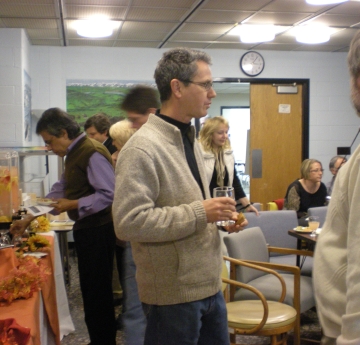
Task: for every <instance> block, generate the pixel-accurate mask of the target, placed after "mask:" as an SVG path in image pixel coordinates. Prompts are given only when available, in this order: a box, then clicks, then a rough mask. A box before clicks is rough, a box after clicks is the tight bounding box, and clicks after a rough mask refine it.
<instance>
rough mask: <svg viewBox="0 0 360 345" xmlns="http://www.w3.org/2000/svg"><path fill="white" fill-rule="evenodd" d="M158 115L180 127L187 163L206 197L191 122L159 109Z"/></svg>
mask: <svg viewBox="0 0 360 345" xmlns="http://www.w3.org/2000/svg"><path fill="white" fill-rule="evenodd" d="M156 115H157V116H158V117H160V118H161V119H163V120H164V121H166V122H168V123H170V124H172V125H174V126H175V127H177V128H179V130H180V132H181V135H182V139H183V144H184V150H185V156H186V160H187V163H188V165H189V168H190V170H191V172H192V174H193V176H194V179H195V180H196V182H197V183H198V185H199V187H200V189H201V192H202V194H203V197H204V199H205V193H204V190H203V184H202V182H201V178H200V173H199V168H198V166H197V162H196V158H195V153H194V143H193V141H192V138H191V136H190V128H191V123H190V122H189V123H183V122H180V121H177V120H175V119H173V118H171V117H169V116H166V115H163V114H160V113H159V110H157V111H156Z"/></svg>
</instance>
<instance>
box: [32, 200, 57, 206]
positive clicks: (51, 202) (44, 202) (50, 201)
mask: <svg viewBox="0 0 360 345" xmlns="http://www.w3.org/2000/svg"><path fill="white" fill-rule="evenodd" d="M36 203H37V204H38V205H41V206H49V205H51V204H54V203H56V201H54V200H51V199H47V198H40V199H37V200H36Z"/></svg>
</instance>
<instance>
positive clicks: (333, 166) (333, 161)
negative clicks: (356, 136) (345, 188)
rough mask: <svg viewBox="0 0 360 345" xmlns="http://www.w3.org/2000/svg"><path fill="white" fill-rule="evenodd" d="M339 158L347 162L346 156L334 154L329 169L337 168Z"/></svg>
mask: <svg viewBox="0 0 360 345" xmlns="http://www.w3.org/2000/svg"><path fill="white" fill-rule="evenodd" d="M338 159H342V160H343V162H344V163H345V162H346V158H344V157H343V156H334V157H333V158H331V159H330V163H329V169H330V170H331V169H333V168H335V163H336V162H337V160H338Z"/></svg>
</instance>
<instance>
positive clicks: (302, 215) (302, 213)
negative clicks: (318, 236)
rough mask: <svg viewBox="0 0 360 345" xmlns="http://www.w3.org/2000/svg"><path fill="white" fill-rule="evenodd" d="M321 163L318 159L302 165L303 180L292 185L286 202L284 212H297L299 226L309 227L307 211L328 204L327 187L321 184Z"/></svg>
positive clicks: (305, 161) (288, 190) (304, 162)
mask: <svg viewBox="0 0 360 345" xmlns="http://www.w3.org/2000/svg"><path fill="white" fill-rule="evenodd" d="M323 171H324V169H323V167H322V165H321V162H319V161H318V160H316V159H305V160H304V161H303V162H302V163H301V168H300V173H301V178H300V179H299V180H296V181H294V182H292V183H291V184H290V186H289V187H288V189H287V192H286V195H285V201H284V210H294V211H296V212H297V217H298V222H299V225H302V226H307V225H308V222H307V221H306V220H305V219H306V218H307V210H308V209H309V208H310V207H320V206H324V205H325V204H326V196H327V191H326V186H325V184H324V183H322V182H321V178H322V175H323Z"/></svg>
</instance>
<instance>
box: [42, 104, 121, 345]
mask: <svg viewBox="0 0 360 345" xmlns="http://www.w3.org/2000/svg"><path fill="white" fill-rule="evenodd" d="M36 133H37V134H39V135H41V137H42V138H43V140H44V142H45V145H46V146H47V147H48V149H49V151H53V152H54V153H55V154H56V155H58V156H60V157H64V156H66V160H65V170H64V173H63V174H62V176H61V179H60V181H58V182H56V183H55V184H54V185H53V187H52V189H51V192H50V193H49V194H48V195H47V197H48V198H53V199H54V203H53V204H51V205H50V206H51V207H54V211H55V212H57V213H61V212H67V213H68V215H69V218H70V219H72V220H74V221H75V224H74V227H73V230H74V232H73V234H74V241H75V248H76V251H77V256H78V268H79V278H80V286H81V292H82V297H83V302H84V313H85V322H86V325H87V328H88V332H89V336H90V341H91V342H90V344H91V345H115V344H116V341H115V337H116V323H115V314H114V306H113V294H112V266H113V258H114V249H115V234H114V228H113V223H112V214H111V205H112V202H113V198H114V170H113V167H112V164H111V156H110V154H109V152H108V151H107V149H106V148H105V147H104V146H103V145H102V144H101V143H98V142H97V141H95V140H92V139H90V138H88V137H87V136H86V135H85V134H84V133H81V132H80V126H79V125H78V124H77V123H76V122H75V121H74V120H73V119H72V118H71V117H70V116H69V115H68V114H67V113H66V112H64V111H62V110H61V109H59V108H51V109H48V110H46V111H45V112H44V113H43V114H42V116H41V118H40V119H39V122H38V124H37V126H36Z"/></svg>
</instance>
